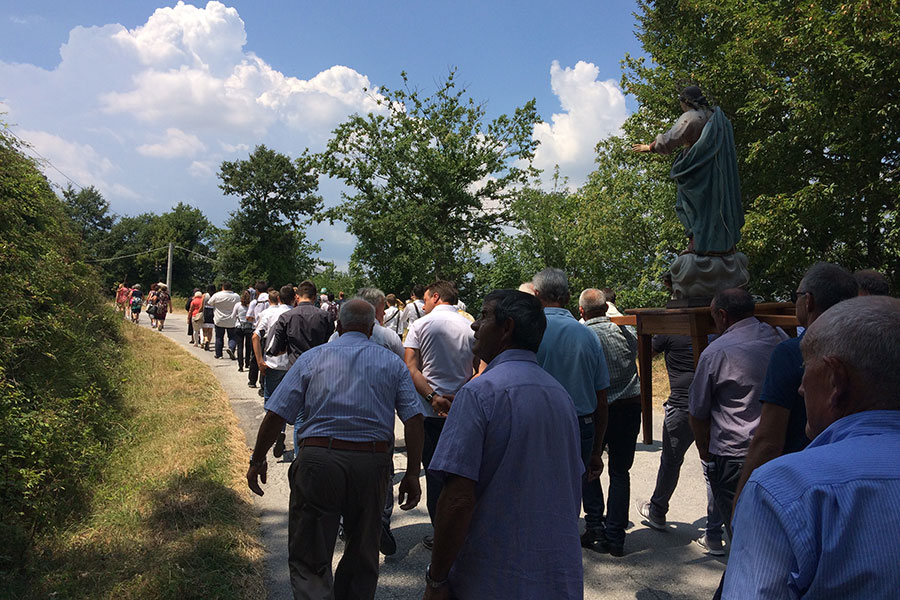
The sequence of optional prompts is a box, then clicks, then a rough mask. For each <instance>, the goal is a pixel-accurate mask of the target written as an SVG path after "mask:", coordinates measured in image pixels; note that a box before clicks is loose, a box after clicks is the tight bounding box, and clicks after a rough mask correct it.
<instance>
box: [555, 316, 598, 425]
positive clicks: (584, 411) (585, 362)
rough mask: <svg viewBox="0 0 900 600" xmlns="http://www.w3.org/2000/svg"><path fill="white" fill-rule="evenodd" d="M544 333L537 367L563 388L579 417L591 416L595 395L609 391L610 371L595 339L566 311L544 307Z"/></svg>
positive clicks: (595, 404)
mask: <svg viewBox="0 0 900 600" xmlns="http://www.w3.org/2000/svg"><path fill="white" fill-rule="evenodd" d="M544 315H546V317H547V329H546V330H545V331H544V339H543V340H541V346H540V348H539V349H538V353H537V360H538V364H540V365H541V367H543V368H544V370H545V371H547V372H548V373H550V374H551V375H553V377H554V378H555V379H556V380H557V381H558V382H560V383H561V384H562V386H563V387H564V388H566V391H567V392H569V396H571V397H572V401H573V402H574V403H575V410H576V411H577V412H578V416H580V417H583V416H587V415H592V414H594V411H595V410H597V392H598V391H601V390H605V389H607V388H609V369H608V367H607V365H606V357H605V356H604V355H603V347H602V346H601V345H600V340H598V339H597V335H596V334H595V333H594V332H592V331H591V330H590V329H588V328H587V327H585V326H584V325H582V324H581V323H579V322H578V321H576V320H575V317H573V316H572V313H570V312H569V311H568V310H567V309H565V308H555V307H546V308H544Z"/></svg>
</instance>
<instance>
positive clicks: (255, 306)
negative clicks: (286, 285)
mask: <svg viewBox="0 0 900 600" xmlns="http://www.w3.org/2000/svg"><path fill="white" fill-rule="evenodd" d="M267 308H269V285H268V284H267V283H266V282H265V281H257V282H256V298H254V299H253V300H251V301H250V304H249V305H248V306H247V322H248V323H250V324H252V325H253V328H254V329H255V328H256V319H257V318H258V317H259V315H260V314H261V313H262V311H264V310H266V309H267ZM251 358H253V360H251V361H250V369H249V373H248V379H247V387H252V388H255V387H256V382H257V380H258V379H259V367H258V366H257V364H256V358H255V357H251Z"/></svg>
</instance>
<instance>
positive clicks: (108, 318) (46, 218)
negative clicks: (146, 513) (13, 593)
mask: <svg viewBox="0 0 900 600" xmlns="http://www.w3.org/2000/svg"><path fill="white" fill-rule="evenodd" d="M83 252H84V249H83V248H82V247H81V241H80V239H79V237H78V236H77V235H76V234H75V233H74V230H73V228H72V225H71V223H70V222H69V220H68V217H67V216H66V213H65V210H64V207H63V204H62V202H61V201H60V199H59V198H57V197H56V195H55V194H54V193H53V191H52V189H51V188H50V185H49V183H48V182H47V180H46V179H45V178H44V176H43V175H42V174H41V172H40V171H39V170H38V168H37V167H36V165H35V164H34V163H33V162H32V161H31V160H30V159H29V158H27V157H26V156H24V155H23V154H22V153H21V151H20V150H19V148H18V147H17V145H16V143H15V142H14V141H13V140H11V139H10V138H8V137H6V136H4V135H3V134H2V133H0V291H2V295H0V298H2V299H0V348H2V349H3V352H2V353H0V570H6V569H8V568H13V567H18V566H21V565H23V564H24V562H25V559H26V556H27V553H28V550H29V549H30V546H31V542H32V540H33V539H34V535H35V534H36V533H38V532H40V530H41V529H45V528H49V527H53V526H56V525H59V524H61V523H64V522H65V520H66V518H67V517H68V516H71V515H72V514H75V513H77V512H78V511H79V509H81V508H83V507H84V506H85V501H86V499H87V498H86V485H85V484H86V481H87V480H88V476H89V475H90V474H91V473H92V471H93V470H94V468H95V467H96V466H97V465H98V463H99V461H100V460H101V459H102V457H103V455H104V452H105V448H106V444H107V443H108V442H109V441H110V440H111V439H112V434H113V431H114V425H115V422H116V416H117V410H118V408H117V407H118V406H119V400H118V398H119V395H118V391H117V388H116V385H117V382H116V380H115V373H116V368H115V362H116V356H117V352H116V348H117V344H120V343H121V329H120V327H121V325H120V324H119V321H118V320H116V319H115V316H114V313H113V311H112V309H111V308H110V307H108V306H106V305H105V304H104V302H103V300H102V298H101V297H100V295H99V283H98V277H97V273H96V272H95V271H94V270H93V269H92V268H91V267H89V266H87V265H86V264H85V263H84V262H83V260H82V258H83Z"/></svg>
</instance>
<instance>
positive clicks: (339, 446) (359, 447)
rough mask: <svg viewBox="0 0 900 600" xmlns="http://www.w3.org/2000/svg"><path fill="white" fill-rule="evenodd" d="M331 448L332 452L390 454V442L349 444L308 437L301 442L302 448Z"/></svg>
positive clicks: (342, 441) (334, 439)
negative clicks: (349, 451)
mask: <svg viewBox="0 0 900 600" xmlns="http://www.w3.org/2000/svg"><path fill="white" fill-rule="evenodd" d="M304 446H311V447H315V448H329V449H332V450H351V451H353V452H390V451H391V443H390V442H348V441H347V440H339V439H337V438H329V437H308V438H303V439H302V440H300V447H301V448H302V447H304Z"/></svg>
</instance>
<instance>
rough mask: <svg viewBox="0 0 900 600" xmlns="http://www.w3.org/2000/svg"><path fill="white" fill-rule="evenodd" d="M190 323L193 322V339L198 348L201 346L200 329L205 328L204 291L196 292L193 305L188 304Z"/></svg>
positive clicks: (192, 300)
mask: <svg viewBox="0 0 900 600" xmlns="http://www.w3.org/2000/svg"><path fill="white" fill-rule="evenodd" d="M188 323H191V325H192V326H193V329H192V330H191V341H192V342H193V344H194V346H196V347H197V348H199V347H200V330H201V329H203V292H200V291H197V292H194V297H193V298H192V299H191V305H190V306H188Z"/></svg>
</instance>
